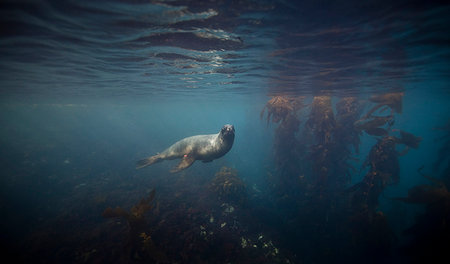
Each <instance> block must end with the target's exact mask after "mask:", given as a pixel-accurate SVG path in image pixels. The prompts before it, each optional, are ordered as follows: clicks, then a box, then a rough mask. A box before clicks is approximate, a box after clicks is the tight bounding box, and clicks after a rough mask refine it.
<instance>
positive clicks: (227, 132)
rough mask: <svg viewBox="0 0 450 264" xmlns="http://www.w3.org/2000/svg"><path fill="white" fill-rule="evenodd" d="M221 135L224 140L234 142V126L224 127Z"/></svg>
mask: <svg viewBox="0 0 450 264" xmlns="http://www.w3.org/2000/svg"><path fill="white" fill-rule="evenodd" d="M220 135H221V136H222V138H223V139H224V140H227V141H228V140H230V141H233V140H234V126H233V125H229V124H227V125H224V126H223V127H222V129H221V130H220Z"/></svg>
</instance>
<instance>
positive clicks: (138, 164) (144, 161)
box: [136, 155, 163, 169]
mask: <svg viewBox="0 0 450 264" xmlns="http://www.w3.org/2000/svg"><path fill="white" fill-rule="evenodd" d="M162 160H163V159H162V158H161V157H160V156H159V155H154V156H151V157H148V158H146V159H141V160H139V161H138V162H136V169H141V168H144V167H147V166H150V165H152V164H154V163H157V162H160V161H162Z"/></svg>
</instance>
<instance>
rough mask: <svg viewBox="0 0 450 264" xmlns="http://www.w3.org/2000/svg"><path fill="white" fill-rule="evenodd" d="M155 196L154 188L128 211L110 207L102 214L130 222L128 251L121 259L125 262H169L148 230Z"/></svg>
mask: <svg viewBox="0 0 450 264" xmlns="http://www.w3.org/2000/svg"><path fill="white" fill-rule="evenodd" d="M154 198H155V190H154V189H153V190H152V191H151V192H150V194H149V195H148V197H144V198H142V199H141V200H140V201H139V202H138V203H137V204H136V205H134V206H133V207H132V208H131V209H130V211H126V210H125V209H123V208H121V207H116V208H111V207H108V208H106V209H105V210H104V211H103V213H102V216H103V217H105V218H121V219H125V220H126V221H127V223H128V228H129V233H128V242H127V243H126V246H125V248H124V250H125V252H126V253H125V254H124V255H123V259H122V260H121V262H123V263H126V262H128V261H129V259H132V260H134V261H146V260H147V261H148V260H153V261H157V262H159V263H167V258H166V256H165V254H164V253H163V252H162V251H161V250H159V249H158V248H157V247H156V245H155V244H154V242H153V240H152V238H151V235H150V232H149V231H148V222H147V219H146V214H147V213H148V212H149V211H150V210H152V209H153V207H154V203H153V200H154Z"/></svg>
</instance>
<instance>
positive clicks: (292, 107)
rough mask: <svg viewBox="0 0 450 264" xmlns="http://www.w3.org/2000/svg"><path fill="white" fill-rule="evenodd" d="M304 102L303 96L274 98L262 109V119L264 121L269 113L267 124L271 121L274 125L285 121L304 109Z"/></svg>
mask: <svg viewBox="0 0 450 264" xmlns="http://www.w3.org/2000/svg"><path fill="white" fill-rule="evenodd" d="M303 100H304V97H303V96H298V97H291V96H283V95H282V96H273V97H272V99H270V100H269V101H268V102H267V103H266V105H265V106H264V108H263V109H262V111H261V114H260V117H261V119H262V118H263V116H264V113H265V112H266V111H267V118H266V119H267V124H269V122H270V121H271V120H272V122H273V123H278V122H280V121H284V120H285V119H286V118H287V117H288V115H292V114H295V113H296V112H297V111H298V110H300V109H301V108H303V107H304V104H303Z"/></svg>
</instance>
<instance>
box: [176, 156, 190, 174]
mask: <svg viewBox="0 0 450 264" xmlns="http://www.w3.org/2000/svg"><path fill="white" fill-rule="evenodd" d="M194 162H195V158H194V157H193V156H191V155H185V156H184V157H183V158H182V159H181V161H180V163H178V165H177V166H176V167H174V168H173V169H172V170H170V172H172V173H174V172H179V171H181V170H184V169H186V168H189V167H190V166H191V165H192V164H193V163H194Z"/></svg>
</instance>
